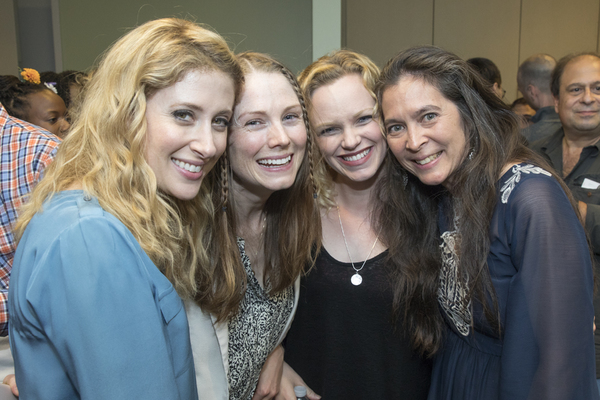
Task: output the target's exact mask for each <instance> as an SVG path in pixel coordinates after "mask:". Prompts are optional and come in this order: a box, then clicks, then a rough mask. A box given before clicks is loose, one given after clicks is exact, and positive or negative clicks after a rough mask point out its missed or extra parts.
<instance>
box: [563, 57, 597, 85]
mask: <svg viewBox="0 0 600 400" xmlns="http://www.w3.org/2000/svg"><path fill="white" fill-rule="evenodd" d="M596 81H600V58H598V57H595V56H589V55H586V56H581V57H577V58H575V59H573V60H571V61H570V62H569V63H568V64H567V65H566V66H565V69H564V71H563V74H562V77H561V84H560V86H561V87H566V86H569V85H572V84H576V83H581V84H587V83H591V82H596Z"/></svg>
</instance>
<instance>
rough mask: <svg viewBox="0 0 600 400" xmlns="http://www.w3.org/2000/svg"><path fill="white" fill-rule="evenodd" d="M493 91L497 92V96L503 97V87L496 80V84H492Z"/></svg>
mask: <svg viewBox="0 0 600 400" xmlns="http://www.w3.org/2000/svg"><path fill="white" fill-rule="evenodd" d="M492 91H493V92H494V93H496V96H498V97H500V98H502V89H500V85H498V82H494V85H493V86H492Z"/></svg>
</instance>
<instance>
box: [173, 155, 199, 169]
mask: <svg viewBox="0 0 600 400" xmlns="http://www.w3.org/2000/svg"><path fill="white" fill-rule="evenodd" d="M172 160H173V162H174V163H175V165H177V166H178V167H179V168H183V169H185V170H186V171H190V172H200V171H202V167H201V166H200V165H190V164H188V163H184V162H183V161H179V160H176V159H174V158H172Z"/></svg>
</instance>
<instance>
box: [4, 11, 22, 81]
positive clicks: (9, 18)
mask: <svg viewBox="0 0 600 400" xmlns="http://www.w3.org/2000/svg"><path fill="white" fill-rule="evenodd" d="M15 19H16V18H15V8H14V2H13V0H0V54H2V57H0V75H18V74H19V60H18V57H19V56H18V50H17V27H16V22H15Z"/></svg>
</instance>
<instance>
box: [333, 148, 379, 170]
mask: <svg viewBox="0 0 600 400" xmlns="http://www.w3.org/2000/svg"><path fill="white" fill-rule="evenodd" d="M372 149H373V146H371V147H368V148H366V149H363V150H360V151H357V152H354V153H349V154H343V155H341V156H338V158H340V159H341V160H342V162H343V163H344V164H346V165H350V166H352V165H360V164H363V163H365V162H366V161H367V160H368V159H369V158H370V156H371V150H372Z"/></svg>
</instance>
